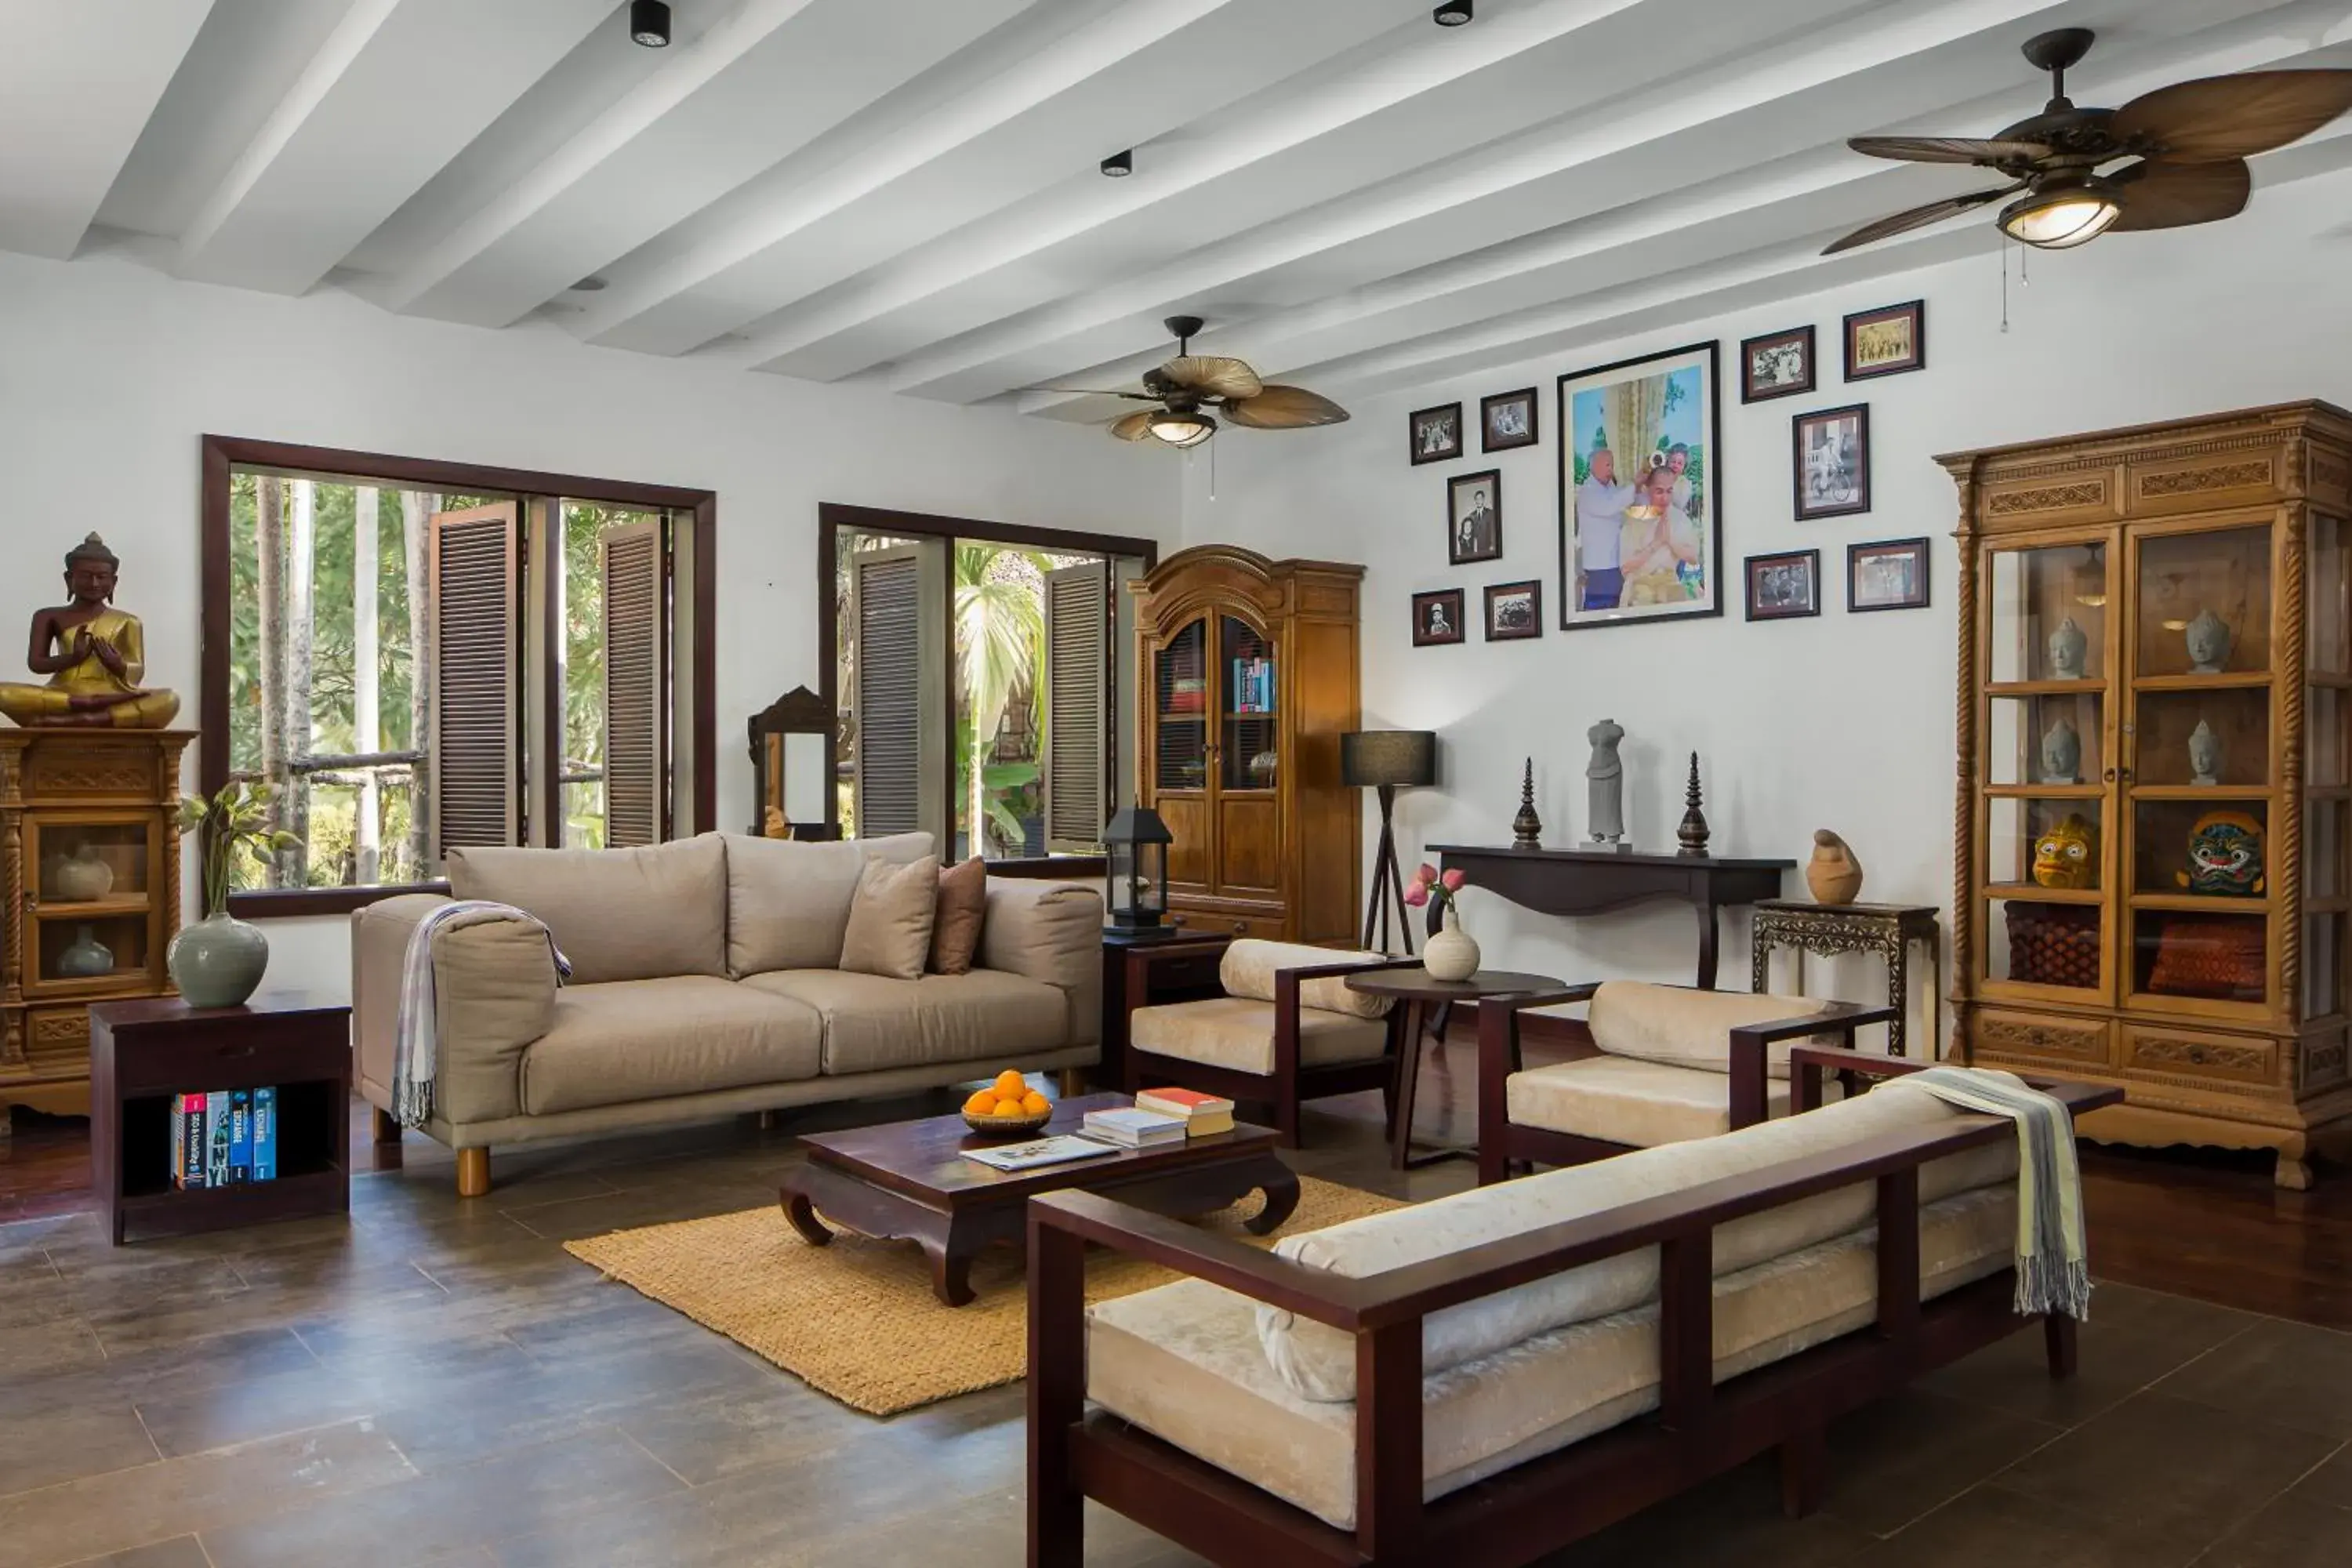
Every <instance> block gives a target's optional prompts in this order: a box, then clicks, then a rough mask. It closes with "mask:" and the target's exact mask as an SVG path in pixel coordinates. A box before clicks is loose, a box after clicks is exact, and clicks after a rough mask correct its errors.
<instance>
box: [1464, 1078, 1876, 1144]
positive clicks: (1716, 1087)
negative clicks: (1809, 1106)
mask: <svg viewBox="0 0 2352 1568" xmlns="http://www.w3.org/2000/svg"><path fill="white" fill-rule="evenodd" d="M1823 1090H1824V1092H1823V1098H1824V1099H1827V1100H1835V1099H1837V1098H1838V1087H1837V1084H1836V1082H1835V1081H1834V1080H1832V1081H1831V1082H1830V1083H1828V1084H1826V1085H1824V1086H1823ZM1503 1101H1504V1103H1505V1105H1506V1106H1507V1107H1508V1108H1509V1115H1510V1119H1511V1121H1512V1122H1513V1123H1515V1124H1516V1125H1517V1126H1520V1127H1541V1128H1545V1129H1548V1130H1549V1131H1553V1132H1570V1133H1574V1134H1575V1135H1576V1136H1577V1137H1579V1138H1597V1139H1600V1140H1601V1141H1603V1142H1610V1143H1631V1144H1633V1146H1634V1147H1635V1148H1639V1149H1654V1148H1656V1147H1657V1146H1658V1145H1659V1144H1661V1143H1680V1142H1685V1141H1687V1140H1689V1139H1693V1138H1714V1137H1717V1136H1719V1135H1721V1134H1723V1133H1726V1132H1728V1131H1731V1078H1730V1075H1729V1074H1727V1073H1721V1072H1706V1071H1702V1070H1700V1069H1697V1068H1678V1067H1667V1066H1665V1065H1664V1064H1662V1063H1659V1062H1652V1061H1643V1060H1642V1059H1641V1058H1637V1057H1585V1058H1580V1059H1579V1060H1576V1061H1570V1062H1559V1063H1557V1064H1555V1065H1553V1066H1551V1067H1544V1068H1532V1069H1530V1070H1528V1071H1527V1072H1515V1073H1513V1074H1512V1075H1511V1076H1510V1077H1509V1078H1508V1079H1506V1080H1505V1081H1504V1085H1503ZM1764 1109H1765V1111H1766V1113H1767V1114H1768V1115H1769V1116H1771V1117H1772V1118H1774V1119H1776V1120H1777V1119H1779V1118H1780V1117H1783V1116H1786V1115H1788V1114H1789V1085H1788V1084H1787V1082H1786V1081H1784V1080H1779V1079H1767V1080H1766V1081H1765V1085H1764Z"/></svg>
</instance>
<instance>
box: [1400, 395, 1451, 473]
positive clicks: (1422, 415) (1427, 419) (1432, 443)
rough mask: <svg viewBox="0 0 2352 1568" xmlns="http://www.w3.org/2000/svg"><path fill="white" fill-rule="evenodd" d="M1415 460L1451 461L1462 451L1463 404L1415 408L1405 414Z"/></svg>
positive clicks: (1425, 461) (1423, 461) (1422, 461)
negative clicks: (1410, 429) (1409, 428)
mask: <svg viewBox="0 0 2352 1568" xmlns="http://www.w3.org/2000/svg"><path fill="white" fill-rule="evenodd" d="M1405 419H1406V422H1407V424H1408V425H1410V426H1411V427H1412V460H1413V461H1414V462H1415V463H1448V462H1452V461H1453V460H1454V458H1458V457H1460V456H1461V455H1462V405H1460V404H1458V403H1448V404H1444V405H1442V406H1440V407H1436V408H1416V409H1414V410H1413V411H1412V413H1411V414H1409V415H1407V416H1405Z"/></svg>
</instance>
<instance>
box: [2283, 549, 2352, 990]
mask: <svg viewBox="0 0 2352 1568" xmlns="http://www.w3.org/2000/svg"><path fill="white" fill-rule="evenodd" d="M2347 549H2352V536H2347V526H2346V522H2345V520H2344V519H2342V518H2340V517H2331V516H2328V515H2327V514H2326V513H2319V514H2315V515H2314V516H2313V518H2312V520H2311V542H2310V568H2309V570H2308V571H2307V572H2305V574H2304V581H2305V588H2304V613H2305V616H2307V617H2308V618H2309V625H2310V635H2309V637H2308V638H2307V640H2306V642H2305V660H2304V675H2305V680H2306V681H2307V682H2308V685H2307V687H2306V689H2305V694H2304V736H2305V742H2304V744H2305V754H2304V769H2303V782H2304V797H2303V801H2304V805H2303V986H2302V991H2303V994H2302V996H2301V997H2300V998H2299V999H2298V998H2295V997H2288V998H2286V1000H2288V1001H2290V1002H2293V1001H2297V1000H2300V1003H2301V1007H2300V1009H2299V1010H2300V1012H2301V1013H2302V1016H2303V1018H2304V1021H2305V1023H2309V1022H2311V1021H2312V1020H2314V1019H2318V1018H2328V1017H2334V1016H2339V1015H2341V1014H2342V1013H2344V1012H2345V1011H2346V1010H2347V1006H2346V1005H2347V996H2346V994H2345V993H2346V985H2345V973H2346V970H2347V964H2352V952H2347V944H2352V774H2348V773H2347V770H2346V761H2347V759H2346V754H2345V753H2346V742H2347V725H2346V722H2345V721H2346V717H2347V714H2346V711H2345V709H2346V704H2347V701H2352V690H2347V689H2352V602H2347V583H2352V578H2347V571H2346V560H2345V554H2346V552H2347Z"/></svg>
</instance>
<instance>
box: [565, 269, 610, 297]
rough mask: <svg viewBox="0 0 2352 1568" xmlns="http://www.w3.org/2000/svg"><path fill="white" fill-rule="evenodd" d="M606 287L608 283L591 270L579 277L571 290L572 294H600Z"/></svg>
mask: <svg viewBox="0 0 2352 1568" xmlns="http://www.w3.org/2000/svg"><path fill="white" fill-rule="evenodd" d="M607 287H608V285H607V284H606V283H605V281H604V279H602V278H599V277H597V276H596V275H595V274H594V273H593V272H592V273H590V274H589V275H588V276H587V277H585V278H583V279H580V281H579V282H577V283H574V284H573V285H572V292H573V293H574V294H601V293H603V292H604V289H606V288H607Z"/></svg>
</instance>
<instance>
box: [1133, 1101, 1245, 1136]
mask: <svg viewBox="0 0 2352 1568" xmlns="http://www.w3.org/2000/svg"><path fill="white" fill-rule="evenodd" d="M1135 1109H1136V1110H1148V1111H1150V1112H1151V1113H1152V1114H1153V1115H1154V1116H1172V1117H1174V1118H1176V1120H1178V1121H1181V1122H1182V1123H1183V1124H1184V1136H1185V1137H1187V1138H1206V1137H1207V1136H1208V1135H1209V1134H1211V1133H1212V1132H1231V1131H1233V1130H1234V1102H1233V1101H1232V1100H1224V1099H1221V1098H1220V1097H1218V1096H1216V1095H1213V1094H1202V1092H1201V1091H1200V1090H1199V1089H1145V1090H1143V1091H1142V1092H1141V1093H1139V1094H1138V1095H1137V1096H1136V1097H1135Z"/></svg>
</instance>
